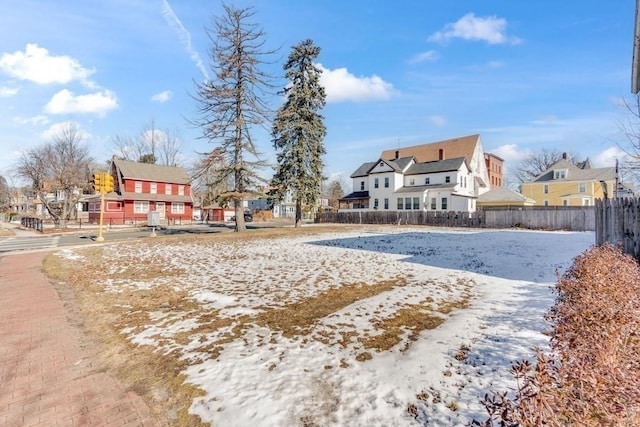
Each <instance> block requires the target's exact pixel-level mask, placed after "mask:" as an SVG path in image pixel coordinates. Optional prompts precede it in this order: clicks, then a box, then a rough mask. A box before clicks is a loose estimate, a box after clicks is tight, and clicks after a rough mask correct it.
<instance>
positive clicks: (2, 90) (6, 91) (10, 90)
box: [0, 86, 20, 98]
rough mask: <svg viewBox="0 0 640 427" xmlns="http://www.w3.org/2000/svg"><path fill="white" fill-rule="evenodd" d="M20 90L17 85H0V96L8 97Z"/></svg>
mask: <svg viewBox="0 0 640 427" xmlns="http://www.w3.org/2000/svg"><path fill="white" fill-rule="evenodd" d="M19 91H20V88H17V87H8V86H0V98H9V97H10V96H14V95H16V94H17V93H18V92H19Z"/></svg>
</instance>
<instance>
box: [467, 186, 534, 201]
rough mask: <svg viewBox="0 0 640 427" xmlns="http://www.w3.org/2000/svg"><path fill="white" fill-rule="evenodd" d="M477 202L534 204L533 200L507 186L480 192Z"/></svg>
mask: <svg viewBox="0 0 640 427" xmlns="http://www.w3.org/2000/svg"><path fill="white" fill-rule="evenodd" d="M478 203H505V204H506V203H531V204H534V203H535V200H533V199H530V198H528V197H525V196H523V195H522V194H520V193H518V192H516V191H513V190H511V189H509V188H505V187H498V188H492V189H491V190H489V191H487V192H486V193H482V194H481V195H480V196H478Z"/></svg>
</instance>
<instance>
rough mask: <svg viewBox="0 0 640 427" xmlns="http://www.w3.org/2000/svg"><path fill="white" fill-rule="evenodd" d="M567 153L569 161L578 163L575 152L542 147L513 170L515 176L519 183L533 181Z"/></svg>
mask: <svg viewBox="0 0 640 427" xmlns="http://www.w3.org/2000/svg"><path fill="white" fill-rule="evenodd" d="M563 155H566V158H567V161H569V162H571V163H576V159H577V156H576V155H575V154H573V153H563V152H562V151H559V150H553V149H542V150H539V151H536V152H533V153H531V154H529V156H527V157H526V158H525V159H524V160H522V161H521V162H520V164H519V165H518V166H517V167H516V168H515V169H514V170H513V176H514V178H515V179H516V180H517V181H518V183H519V184H521V183H523V182H530V181H533V180H534V179H535V178H536V177H537V176H538V175H540V174H541V173H542V172H544V171H546V170H547V169H549V168H550V167H551V166H553V164H554V163H557V162H558V161H559V160H561V159H562V157H563Z"/></svg>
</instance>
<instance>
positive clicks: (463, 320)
mask: <svg viewBox="0 0 640 427" xmlns="http://www.w3.org/2000/svg"><path fill="white" fill-rule="evenodd" d="M311 230H312V231H310V232H308V234H304V233H301V232H295V233H292V234H291V235H280V236H274V237H266V236H262V235H261V234H260V233H258V232H256V233H255V235H254V236H251V237H249V238H247V237H242V238H239V237H237V236H236V235H226V236H213V237H211V236H209V237H195V238H190V239H188V240H181V239H176V238H172V239H167V240H154V241H152V242H147V241H145V242H136V243H121V244H118V245H117V246H108V247H104V249H102V250H101V251H102V252H101V253H100V254H99V256H93V257H91V256H87V257H84V258H78V255H77V254H79V253H80V254H81V253H82V250H77V252H75V251H64V252H62V253H61V256H62V257H64V258H67V259H70V261H73V262H72V263H70V264H73V265H74V267H73V268H76V269H80V268H88V269H93V270H96V274H95V275H94V277H95V281H96V282H97V283H95V282H94V285H98V286H99V287H98V289H101V290H102V291H101V292H102V295H101V298H102V299H103V300H104V302H105V304H107V303H111V304H112V308H111V310H113V313H114V316H115V315H117V316H118V317H119V319H120V321H119V322H118V323H117V328H118V331H119V332H120V333H121V334H123V335H124V336H126V337H127V339H128V340H129V342H130V343H132V344H135V345H141V346H150V348H153V350H154V351H155V352H156V353H157V354H162V355H172V357H174V358H175V360H176V364H177V366H180V375H183V376H184V381H185V382H186V383H188V384H191V385H194V386H195V387H197V388H198V389H200V390H201V391H202V395H201V396H198V397H196V398H195V399H194V400H193V402H190V403H189V408H190V409H189V410H190V411H191V412H192V413H193V414H196V415H198V416H199V417H200V419H201V420H202V421H204V422H206V423H211V424H213V425H236V426H250V425H292V426H295V425H301V426H302V425H306V426H311V425H420V424H426V423H427V421H428V423H429V425H455V424H464V423H466V422H468V421H470V420H471V419H472V418H473V417H479V416H481V415H482V414H483V407H482V406H481V404H480V400H481V398H482V396H483V395H484V393H485V392H486V391H487V390H488V388H490V387H497V386H506V387H509V386H512V384H511V383H510V381H511V379H510V376H509V375H508V370H509V367H510V365H511V363H512V362H513V361H514V360H516V359H519V358H522V357H525V356H526V355H528V354H531V348H533V347H535V346H545V345H546V344H547V341H548V339H547V337H546V336H545V335H543V334H542V331H543V330H544V329H545V327H546V325H545V323H544V321H543V317H542V316H543V314H544V313H545V311H546V310H547V309H548V308H549V307H550V306H551V305H552V303H553V295H552V293H551V289H550V285H551V284H552V283H553V282H555V280H556V271H562V270H563V269H565V268H567V267H568V265H569V264H570V262H571V259H572V258H573V257H574V256H576V255H578V254H579V253H580V252H582V251H583V250H585V249H586V248H587V247H588V246H590V245H591V243H592V242H593V234H591V233H543V232H524V231H493V230H486V231H485V230H475V231H468V230H447V229H434V228H398V227H362V228H357V229H354V228H345V229H343V230H342V229H341V230H338V231H330V232H320V229H311ZM281 234H282V233H281ZM93 250H95V249H93Z"/></svg>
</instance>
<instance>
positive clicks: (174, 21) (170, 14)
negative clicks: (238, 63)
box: [162, 0, 209, 80]
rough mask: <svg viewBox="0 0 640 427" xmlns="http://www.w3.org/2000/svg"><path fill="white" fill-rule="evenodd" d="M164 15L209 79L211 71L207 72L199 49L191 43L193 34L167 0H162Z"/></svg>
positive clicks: (205, 76)
mask: <svg viewBox="0 0 640 427" xmlns="http://www.w3.org/2000/svg"><path fill="white" fill-rule="evenodd" d="M162 16H164V19H165V20H166V21H167V23H168V24H169V26H170V27H173V28H174V29H175V30H176V32H177V33H178V38H179V39H180V42H182V45H183V46H184V48H185V49H186V50H187V53H188V54H189V57H190V58H191V60H192V61H193V63H194V64H195V65H196V68H197V69H198V70H200V72H201V73H202V76H203V77H204V78H205V80H209V73H207V69H206V67H205V66H204V63H203V62H202V58H201V57H200V54H199V53H198V51H197V50H195V49H194V47H193V45H192V44H191V34H190V33H189V31H188V30H187V29H186V28H185V27H184V25H182V21H180V18H178V15H176V13H175V12H174V11H173V8H172V7H171V5H170V4H169V2H168V1H167V0H162Z"/></svg>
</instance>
